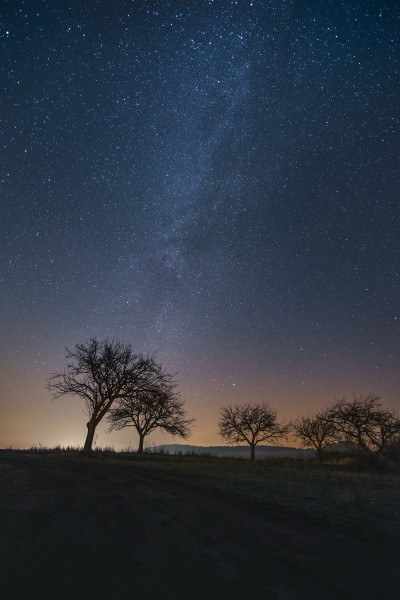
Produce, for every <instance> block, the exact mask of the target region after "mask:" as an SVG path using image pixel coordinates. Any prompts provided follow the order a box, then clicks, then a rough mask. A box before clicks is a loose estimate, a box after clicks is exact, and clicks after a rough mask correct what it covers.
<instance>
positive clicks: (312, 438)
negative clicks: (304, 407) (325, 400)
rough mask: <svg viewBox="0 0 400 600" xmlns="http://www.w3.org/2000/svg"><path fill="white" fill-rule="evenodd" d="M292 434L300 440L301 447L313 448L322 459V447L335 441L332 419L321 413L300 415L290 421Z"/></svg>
mask: <svg viewBox="0 0 400 600" xmlns="http://www.w3.org/2000/svg"><path fill="white" fill-rule="evenodd" d="M292 427H293V432H294V435H295V436H296V437H297V438H298V439H299V440H300V441H301V445H302V446H303V448H314V449H315V451H316V452H317V456H318V458H319V459H320V460H321V459H322V453H323V450H324V448H326V446H327V445H328V444H331V443H332V442H334V441H335V439H336V438H335V427H334V424H333V423H332V421H330V420H329V419H326V418H325V417H324V415H323V413H322V414H317V415H314V416H310V417H300V418H299V419H296V420H295V421H293V423H292Z"/></svg>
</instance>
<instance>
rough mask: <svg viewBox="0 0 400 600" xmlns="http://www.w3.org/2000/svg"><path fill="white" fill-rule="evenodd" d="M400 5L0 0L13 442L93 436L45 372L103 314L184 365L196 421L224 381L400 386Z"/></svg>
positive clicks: (204, 423)
mask: <svg viewBox="0 0 400 600" xmlns="http://www.w3.org/2000/svg"><path fill="white" fill-rule="evenodd" d="M399 24H400V9H399V7H397V6H396V3H394V2H374V1H370V2H361V1H360V2H357V1H351V0H349V1H342V2H322V1H311V2H310V1H307V2H305V1H288V2H282V1H278V0H275V1H270V2H268V1H257V0H253V1H247V0H246V1H244V0H243V1H239V0H238V1H236V2H230V1H229V2H227V1H223V0H221V1H214V2H213V1H211V0H210V1H197V2H195V1H193V2H178V1H174V2H172V1H171V2H166V1H163V2H161V1H153V2H150V1H145V0H144V1H142V2H139V1H138V2H134V1H132V2H127V1H126V2H125V1H121V2H111V1H106V0H99V1H93V2H83V1H82V2H72V1H69V2H68V1H51V2H50V1H48V2H46V1H37V0H33V1H30V2H23V1H18V0H13V1H11V2H7V1H5V0H3V2H2V10H1V21H0V42H1V55H2V57H3V58H2V65H1V73H2V83H3V85H2V89H3V92H2V94H1V133H2V135H1V148H0V153H1V160H0V163H1V203H2V217H1V225H0V227H1V229H0V234H1V239H2V243H1V256H2V261H1V300H0V302H1V311H2V312H1V324H0V326H1V335H2V339H3V344H2V346H3V352H2V373H3V375H2V377H1V381H0V386H1V405H2V408H3V411H4V415H5V416H6V418H5V420H4V419H2V424H1V427H2V430H1V431H0V434H1V435H0V437H1V436H3V438H4V440H3V441H2V440H1V439H0V442H1V443H3V444H4V443H7V444H8V443H15V444H22V445H26V444H29V443H32V442H33V441H39V439H40V440H43V441H44V442H45V443H46V442H47V441H48V443H56V442H57V440H61V441H64V440H65V441H69V440H72V439H73V440H75V439H76V440H79V438H80V436H81V433H80V432H81V431H83V429H84V418H82V414H81V407H80V405H79V402H78V401H68V400H65V401H60V402H59V403H57V405H56V404H54V403H53V404H51V403H50V401H49V397H48V395H47V392H46V391H45V380H46V377H47V375H48V373H49V372H50V371H52V370H54V369H60V368H62V366H63V364H64V347H65V346H66V345H70V346H71V345H73V344H75V343H77V342H81V341H84V340H85V339H88V338H89V337H91V336H98V337H100V338H104V337H106V336H108V337H113V336H117V337H120V338H121V339H123V340H124V341H127V342H131V343H133V344H134V345H135V346H136V347H137V349H138V350H143V351H145V352H151V353H153V352H155V351H157V353H158V356H159V359H160V360H161V361H162V362H163V363H164V364H165V365H166V366H167V368H168V369H169V370H171V371H174V372H175V371H177V372H179V379H180V382H181V389H182V393H183V395H184V397H185V398H186V400H187V403H188V409H189V411H190V413H191V416H194V417H196V418H197V419H198V428H197V430H196V434H195V437H194V440H195V441H197V442H198V443H202V442H204V443H210V442H215V443H217V442H218V438H217V436H216V425H215V418H216V415H217V413H218V409H219V407H220V406H221V405H222V404H224V403H225V404H226V403H227V402H240V401H243V400H267V401H269V402H271V403H272V404H273V405H274V406H276V407H277V409H278V411H279V413H280V414H282V415H284V416H286V417H287V418H291V417H293V416H297V415H299V414H303V413H304V412H307V411H310V410H315V408H316V407H318V406H320V405H322V404H325V403H327V402H329V401H331V400H332V398H333V397H334V396H335V395H338V394H339V395H340V394H344V393H350V392H352V391H356V392H365V391H368V390H373V391H374V392H376V393H380V394H382V395H383V397H384V400H386V401H387V403H388V404H389V405H391V406H393V405H394V406H395V405H398V389H399V384H400V376H399V374H398V365H399V358H400V352H399V338H400V335H399V334H400V330H399V329H400V328H399V323H400V308H399V307H400V303H399V301H400V291H399V249H400V242H399V240H400V236H399V233H400V228H399V221H400V202H399V189H400V181H399V180H400V176H399V105H400V102H399V94H398V92H399V35H398V34H399ZM21 420H24V421H25V425H24V426H22V424H21ZM82 424H83V428H82ZM33 430H34V431H33ZM50 430H51V431H50ZM113 435H117V434H113ZM118 435H119V438H117V437H115V438H113V441H114V442H115V443H116V444H117V445H118V444H119V443H120V441H121V440H122V441H126V440H127V439H128V438H126V439H125V438H124V437H123V434H118ZM129 435H131V434H129ZM109 439H110V438H109V437H107V436H106V435H105V434H104V436H103V437H102V439H101V441H105V442H107V443H109ZM121 443H122V442H121Z"/></svg>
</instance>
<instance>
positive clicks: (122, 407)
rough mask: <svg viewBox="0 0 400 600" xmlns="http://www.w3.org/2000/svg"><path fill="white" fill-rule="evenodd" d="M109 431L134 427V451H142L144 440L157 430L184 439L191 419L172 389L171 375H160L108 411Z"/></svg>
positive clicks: (187, 433) (187, 434)
mask: <svg viewBox="0 0 400 600" xmlns="http://www.w3.org/2000/svg"><path fill="white" fill-rule="evenodd" d="M108 421H109V423H110V428H111V429H118V430H119V429H123V428H125V427H134V428H135V429H136V431H137V433H138V435H139V446H138V452H139V453H141V452H143V448H144V440H145V437H146V436H148V435H149V434H150V433H152V432H153V431H155V430H156V429H161V430H162V431H166V432H167V433H170V434H171V435H172V436H178V437H181V438H184V439H187V438H188V437H189V435H190V430H191V425H192V423H193V419H188V418H187V417H186V411H185V409H184V402H183V400H182V399H181V398H180V396H179V393H178V392H176V390H175V384H174V382H173V378H172V376H171V375H169V374H167V373H162V374H161V375H160V377H159V378H158V381H157V384H156V385H153V386H150V387H149V388H147V389H144V390H137V391H136V392H135V393H133V394H130V395H128V396H125V397H123V398H120V399H119V400H118V401H117V403H116V405H115V407H114V408H113V409H111V411H110V413H109V416H108Z"/></svg>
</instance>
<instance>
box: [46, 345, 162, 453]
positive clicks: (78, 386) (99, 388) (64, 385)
mask: <svg viewBox="0 0 400 600" xmlns="http://www.w3.org/2000/svg"><path fill="white" fill-rule="evenodd" d="M66 351H67V354H66V360H67V364H66V367H65V370H64V371H63V372H60V373H53V374H52V375H51V376H50V378H49V379H48V382H47V388H48V389H49V390H50V391H51V392H52V395H53V399H55V398H60V397H61V396H64V395H73V396H78V397H79V398H82V399H83V400H84V401H85V406H86V411H87V414H88V416H89V420H88V422H87V424H86V426H87V436H86V440H85V445H84V450H85V451H87V452H89V451H90V450H91V449H92V445H93V439H94V435H95V431H96V427H97V425H98V424H99V423H100V421H101V420H102V419H103V417H104V416H105V415H106V414H107V413H108V411H109V410H110V408H111V406H112V405H113V403H114V402H115V401H116V400H117V399H120V398H124V397H125V396H127V395H128V394H132V393H134V392H136V391H139V390H145V389H147V388H148V387H150V386H152V385H155V383H156V381H157V377H159V375H160V368H157V367H156V363H155V361H154V359H153V358H152V357H145V356H143V355H142V354H135V353H134V351H133V348H132V346H131V345H129V344H128V345H125V344H123V343H122V342H120V341H119V340H116V339H113V340H107V339H106V340H104V341H98V340H97V339H96V338H92V339H91V340H90V341H89V342H88V343H87V344H76V346H75V347H74V348H73V350H69V349H68V348H67V349H66Z"/></svg>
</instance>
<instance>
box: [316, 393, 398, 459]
mask: <svg viewBox="0 0 400 600" xmlns="http://www.w3.org/2000/svg"><path fill="white" fill-rule="evenodd" d="M325 418H326V419H327V420H328V421H329V422H330V423H332V425H333V426H334V428H335V432H336V437H337V439H339V440H342V441H346V442H351V443H353V444H355V445H356V446H357V447H358V448H359V449H361V450H363V451H364V452H365V453H367V454H371V455H376V456H377V455H379V454H381V453H382V452H383V451H384V450H385V449H386V448H387V447H388V446H389V445H390V444H391V443H392V442H393V441H394V440H395V439H397V438H398V436H399V433H400V420H399V419H398V417H397V416H396V415H395V414H394V413H393V412H392V411H389V410H385V409H383V408H382V402H381V401H380V397H379V396H375V395H374V394H368V395H356V394H353V397H352V398H348V397H346V396H344V397H343V398H342V399H341V400H339V401H337V402H336V403H335V404H334V405H333V406H331V407H330V408H329V409H328V410H327V411H326V412H325Z"/></svg>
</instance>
